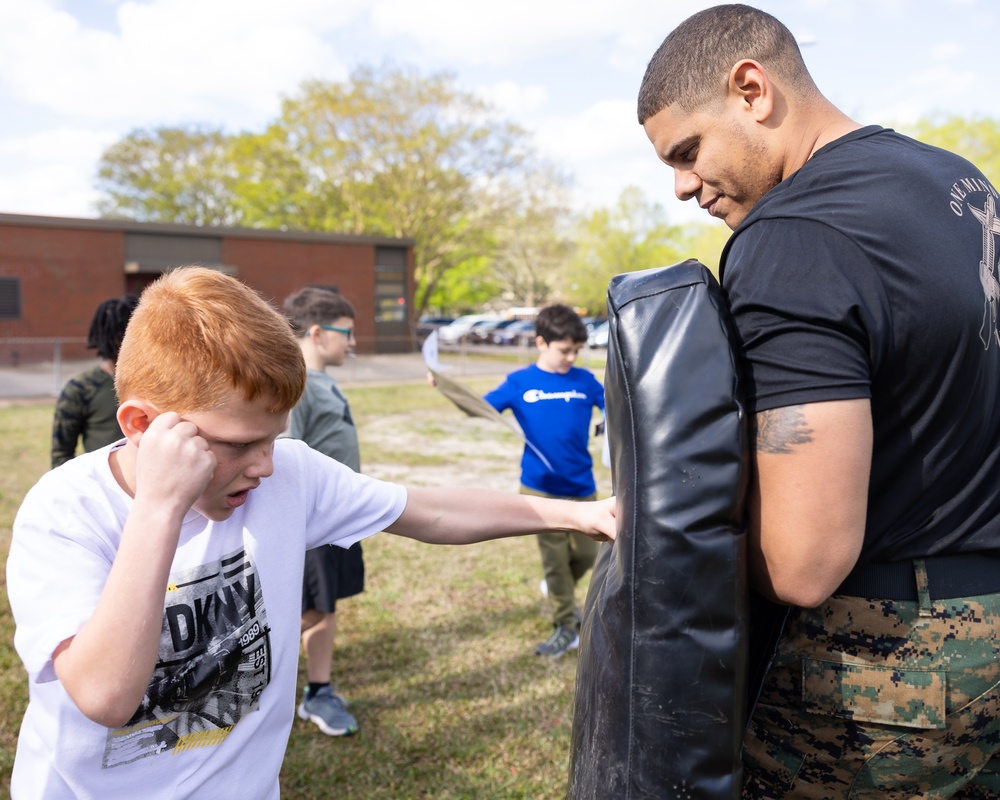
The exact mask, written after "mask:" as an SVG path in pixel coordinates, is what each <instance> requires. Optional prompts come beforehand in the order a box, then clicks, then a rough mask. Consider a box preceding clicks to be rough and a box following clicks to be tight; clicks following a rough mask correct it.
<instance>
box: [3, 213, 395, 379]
mask: <svg viewBox="0 0 1000 800" xmlns="http://www.w3.org/2000/svg"><path fill="white" fill-rule="evenodd" d="M185 264H198V265H200V266H204V267H210V268H212V269H218V270H220V271H222V272H225V273H227V274H230V275H234V276H236V277H238V278H239V279H240V280H242V281H244V282H245V283H247V284H248V285H250V286H252V287H253V288H255V289H257V290H258V291H260V292H261V293H262V294H263V295H264V296H265V297H267V298H269V299H271V300H272V302H274V303H275V305H280V303H281V301H282V299H283V298H284V297H285V296H286V295H288V294H290V293H291V292H293V291H295V290H296V289H298V288H301V287H302V286H309V285H311V286H323V287H327V288H332V289H337V290H338V291H340V292H341V293H342V294H343V295H344V296H345V297H346V298H347V299H348V300H349V301H350V302H351V304H352V305H353V306H354V308H355V311H356V313H357V320H356V334H357V340H358V351H359V352H360V353H398V352H409V351H412V350H413V348H414V342H413V333H412V331H413V327H412V325H411V320H410V310H411V308H412V299H413V242H412V240H409V239H388V238H380V237H371V236H346V235H337V234H321V233H300V232H289V231H270V230H257V229H250V228H205V227H198V226H192V225H166V224H154V223H141V222H129V221H125V220H104V219H100V220H97V219H69V218H59V217H40V216H27V215H18V214H0V364H11V363H19V362H30V361H33V360H45V358H46V354H51V352H52V344H53V343H59V345H60V347H61V357H62V358H65V359H78V358H90V357H93V355H94V353H93V351H91V350H87V349H86V346H85V337H86V335H87V329H88V327H89V326H90V320H91V317H92V315H93V313H94V310H95V309H96V308H97V306H98V304H100V303H101V302H102V301H103V300H105V299H107V298H109V297H114V296H117V295H122V294H128V293H135V294H138V293H141V291H142V289H143V288H144V287H145V286H147V285H148V284H149V283H151V282H152V281H153V280H155V279H156V277H157V276H158V275H160V274H161V273H163V272H164V271H165V270H168V269H170V268H171V267H176V266H181V265H185ZM35 345H41V346H35Z"/></svg>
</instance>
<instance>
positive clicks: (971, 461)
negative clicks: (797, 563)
mask: <svg viewBox="0 0 1000 800" xmlns="http://www.w3.org/2000/svg"><path fill="white" fill-rule="evenodd" d="M997 205H1000V203H998V202H997V191H996V189H995V188H994V187H993V186H992V185H991V184H990V183H989V181H988V180H987V179H986V178H985V176H984V175H983V174H982V173H981V172H980V171H979V170H978V169H976V167H975V166H973V165H972V164H971V163H969V162H968V161H966V160H965V159H963V158H960V157H959V156H956V155H954V154H952V153H948V152H946V151H943V150H939V149H937V148H933V147H930V146H928V145H924V144H921V143H919V142H916V141H914V140H913V139H909V138H907V137H905V136H902V135H900V134H897V133H895V132H894V131H890V130H887V129H884V128H880V127H867V128H862V129H860V130H858V131H855V132H853V133H850V134H848V135H847V136H844V137H842V138H840V139H838V140H836V141H834V142H832V143H830V144H828V145H826V146H825V147H823V148H821V149H820V150H819V151H817V152H816V153H815V154H814V155H813V157H812V158H811V159H810V160H809V161H808V162H806V164H805V165H804V166H803V167H802V168H801V169H800V170H798V171H797V172H796V173H794V174H793V175H792V176H790V177H789V178H787V179H786V180H785V181H783V182H782V183H781V184H779V185H778V186H777V187H775V188H774V189H772V190H771V191H770V192H768V193H767V195H765V197H764V198H762V199H761V200H760V202H758V203H757V205H756V206H755V207H754V208H753V210H752V211H751V213H750V214H749V215H748V216H747V218H746V219H745V220H744V221H743V224H742V225H740V227H739V228H738V229H737V230H736V231H735V232H734V234H733V236H732V238H731V239H730V241H729V243H728V244H727V246H726V250H725V252H724V253H723V262H722V268H721V271H722V280H723V285H724V286H725V288H726V290H727V292H728V294H729V298H730V302H731V304H732V310H733V315H734V318H735V321H736V327H737V329H738V333H739V336H740V339H741V343H742V347H743V350H744V355H745V364H746V369H747V376H746V377H747V384H748V390H749V395H750V403H751V405H752V408H754V409H755V410H757V411H763V410H766V409H770V408H778V407H782V406H789V405H799V404H802V403H813V402H821V401H825V400H838V399H850V398H870V399H871V404H872V419H873V425H874V452H873V457H872V471H871V482H870V489H869V498H868V519H867V527H866V531H865V543H864V548H863V550H862V557H861V561H862V562H864V561H870V560H881V561H886V560H897V559H904V558H915V557H920V556H925V555H933V554H939V553H955V552H987V551H994V552H1000V334H998V329H997V321H996V310H997V299H998V295H1000V286H998V284H997V271H998V268H997V259H996V248H995V242H996V240H997V238H998V234H1000V223H998V222H997V221H996V218H995V214H996V206H997Z"/></svg>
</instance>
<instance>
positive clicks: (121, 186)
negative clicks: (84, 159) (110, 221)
mask: <svg viewBox="0 0 1000 800" xmlns="http://www.w3.org/2000/svg"><path fill="white" fill-rule="evenodd" d="M234 174H235V171H234V168H233V159H232V157H231V151H230V142H229V139H228V137H227V136H226V135H225V134H224V133H222V131H220V130H217V129H201V128H159V129H157V130H154V131H146V130H136V131H133V132H132V133H130V134H129V135H128V136H126V137H125V138H124V139H122V140H121V141H120V142H118V143H116V144H114V145H112V146H111V147H110V148H109V149H108V150H107V151H105V153H104V155H103V156H102V157H101V162H100V164H99V166H98V172H97V187H98V189H100V190H101V191H103V192H104V193H105V196H104V197H103V198H101V200H99V201H98V204H97V207H98V211H99V213H100V214H101V216H105V217H116V218H125V219H137V220H142V221H145V222H178V223H186V224H189V225H237V224H239V223H240V221H241V220H240V218H241V215H240V213H239V211H238V210H237V209H236V207H235V204H234V197H233V191H232V181H233V178H234Z"/></svg>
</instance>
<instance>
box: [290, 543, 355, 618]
mask: <svg viewBox="0 0 1000 800" xmlns="http://www.w3.org/2000/svg"><path fill="white" fill-rule="evenodd" d="M364 590H365V562H364V558H363V557H362V554H361V542H355V543H354V544H352V545H351V546H350V547H349V548H347V549H346V550H345V549H344V548H343V547H340V546H339V545H335V544H327V545H323V547H317V548H316V549H315V550H307V551H306V569H305V577H304V579H303V581H302V611H303V612H305V611H310V610H312V609H316V610H317V611H322V612H324V613H326V614H330V613H332V612H334V611H336V610H337V601H338V600H340V599H343V598H345V597H353V596H354V595H356V594H361V593H362V592H363V591H364Z"/></svg>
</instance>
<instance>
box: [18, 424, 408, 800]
mask: <svg viewBox="0 0 1000 800" xmlns="http://www.w3.org/2000/svg"><path fill="white" fill-rule="evenodd" d="M110 449H111V448H105V449H103V450H99V451H96V452H94V453H90V454H87V455H84V456H80V457H78V458H76V459H73V460H72V461H70V462H68V463H67V464H66V465H64V466H63V467H60V468H58V469H56V470H53V471H52V472H50V473H47V474H46V475H45V476H43V477H42V479H41V480H40V481H39V482H38V484H37V485H36V486H35V487H34V488H33V489H32V490H31V491H30V492H29V493H28V495H27V497H26V498H25V500H24V503H23V504H22V507H21V509H20V510H19V511H18V515H17V519H16V521H15V523H14V538H13V541H12V544H11V552H10V557H9V558H8V561H7V573H8V590H9V596H10V603H11V607H12V609H13V611H14V618H15V622H16V623H17V630H16V633H15V636H14V643H15V646H16V648H17V651H18V654H19V655H20V656H21V659H22V661H23V662H24V664H25V668H26V669H27V671H28V676H29V690H30V702H29V704H28V709H27V711H26V712H25V716H24V721H23V723H22V726H21V732H20V736H19V739H18V748H17V756H16V760H15V765H14V774H13V778H12V781H11V792H12V796H13V797H14V798H15V800H16V798H20V797H24V798H69V797H73V798H90V797H93V798H101V799H102V800H104V798H112V797H139V796H141V797H143V798H160V797H162V798H181V797H194V796H206V797H208V796H214V797H241V798H277V797H278V771H279V769H280V767H281V761H282V758H283V756H284V751H285V745H286V742H287V739H288V733H289V730H290V728H291V724H292V717H293V712H294V708H295V680H296V670H297V666H298V654H299V629H300V614H301V581H302V569H303V557H304V554H305V551H306V549H308V548H313V547H316V546H318V545H321V544H326V543H337V544H341V545H343V546H345V547H346V546H349V545H351V544H352V543H354V542H356V541H359V540H360V539H363V538H365V537H367V536H370V535H372V534H374V533H377V532H378V531H380V530H382V529H384V528H385V527H387V526H388V525H391V524H392V523H393V522H394V521H395V520H396V519H397V518H398V517H399V515H400V514H401V513H402V511H403V508H404V506H405V504H406V492H405V489H404V488H403V487H401V486H398V485H395V484H389V483H384V482H381V481H376V480H374V479H371V478H368V477H366V476H363V475H360V474H358V473H355V472H354V471H352V470H350V469H349V468H347V467H344V466H343V465H341V464H339V463H337V462H335V461H333V460H332V459H328V458H326V457H325V456H323V455H322V454H320V453H317V452H316V451H314V450H311V449H310V448H309V447H308V446H306V445H305V444H304V443H302V442H299V441H295V440H289V439H281V440H279V441H278V442H276V443H275V451H274V463H275V468H274V474H273V475H272V476H271V477H269V478H266V479H265V480H264V481H263V482H262V483H261V485H260V487H259V488H257V489H255V490H254V491H253V492H251V493H250V496H249V497H248V499H247V502H246V503H245V504H244V505H243V506H242V507H240V508H238V509H236V511H235V512H234V513H233V515H232V516H231V517H230V518H229V519H228V520H225V521H224V522H212V521H210V520H208V519H206V518H204V517H202V516H201V515H200V514H198V513H197V512H194V511H192V512H189V513H188V515H187V517H186V518H185V520H184V524H183V527H182V529H181V535H180V540H179V542H178V547H177V554H176V556H175V558H174V562H173V565H172V567H171V572H170V582H169V584H168V586H166V587H165V590H166V591H165V599H164V613H163V620H162V629H161V634H160V648H159V653H158V658H157V664H156V667H155V669H154V672H153V676H152V679H151V680H150V683H149V686H148V687H147V690H146V696H145V697H144V698H143V702H142V704H141V706H140V707H139V709H138V710H137V711H136V713H135V715H134V716H133V718H132V719H131V720H129V722H128V723H127V724H126V725H124V726H122V727H121V728H117V729H114V730H112V729H108V728H105V727H103V726H101V725H98V724H96V723H94V722H91V721H90V720H89V719H87V718H86V717H85V716H84V715H83V714H82V713H80V711H79V710H78V709H77V708H76V706H75V704H74V703H73V701H72V700H71V699H70V698H69V696H68V695H67V694H66V692H65V691H64V689H63V688H62V685H61V684H60V683H59V681H58V680H57V679H56V676H55V672H54V670H53V668H52V660H51V657H52V652H53V650H54V649H55V648H56V646H57V645H58V644H59V643H60V642H62V641H63V640H65V639H66V638H68V637H70V636H72V635H74V634H75V633H76V632H77V631H78V630H79V629H80V627H81V626H82V625H83V623H84V622H86V620H87V619H88V618H89V617H90V615H91V613H92V612H93V609H94V607H95V606H96V603H97V600H98V598H99V597H100V594H101V590H102V588H103V586H104V583H105V581H106V579H107V575H108V571H109V570H110V568H111V564H112V562H113V560H114V556H115V553H116V552H117V549H118V544H119V541H120V538H121V533H122V529H123V527H124V524H125V520H126V518H127V516H128V513H129V510H130V509H131V505H132V500H131V498H130V497H129V496H128V495H127V494H126V493H125V492H123V491H122V489H121V488H120V487H119V486H118V484H117V482H116V481H115V480H114V477H113V476H112V474H111V470H110V467H109V466H108V453H109V452H110Z"/></svg>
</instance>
